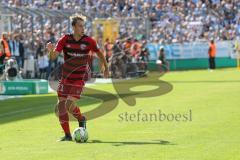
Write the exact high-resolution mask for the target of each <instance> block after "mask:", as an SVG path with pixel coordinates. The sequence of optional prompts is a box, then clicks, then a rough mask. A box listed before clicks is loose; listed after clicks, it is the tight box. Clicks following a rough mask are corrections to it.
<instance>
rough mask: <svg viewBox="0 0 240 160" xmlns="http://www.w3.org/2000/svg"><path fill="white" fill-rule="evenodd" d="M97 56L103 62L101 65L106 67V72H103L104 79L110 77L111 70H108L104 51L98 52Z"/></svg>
mask: <svg viewBox="0 0 240 160" xmlns="http://www.w3.org/2000/svg"><path fill="white" fill-rule="evenodd" d="M96 54H97V56H98V57H99V59H100V61H101V64H103V66H104V71H103V74H104V77H105V78H108V77H109V70H108V64H107V61H106V59H105V56H104V54H103V52H102V51H99V52H96Z"/></svg>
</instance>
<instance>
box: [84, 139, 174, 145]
mask: <svg viewBox="0 0 240 160" xmlns="http://www.w3.org/2000/svg"><path fill="white" fill-rule="evenodd" d="M86 143H90V144H91V143H98V144H101V143H103V144H112V145H113V146H124V145H176V144H174V143H171V142H169V141H165V140H152V141H144V142H143V141H141V142H139V141H136V142H132V141H119V142H117V141H116V142H115V141H101V140H90V141H88V142H86Z"/></svg>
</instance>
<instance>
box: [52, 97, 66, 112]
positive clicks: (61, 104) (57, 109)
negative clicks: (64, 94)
mask: <svg viewBox="0 0 240 160" xmlns="http://www.w3.org/2000/svg"><path fill="white" fill-rule="evenodd" d="M55 112H56V114H57V115H62V114H65V113H66V112H67V109H66V101H65V100H62V101H58V103H57V104H56V107H55Z"/></svg>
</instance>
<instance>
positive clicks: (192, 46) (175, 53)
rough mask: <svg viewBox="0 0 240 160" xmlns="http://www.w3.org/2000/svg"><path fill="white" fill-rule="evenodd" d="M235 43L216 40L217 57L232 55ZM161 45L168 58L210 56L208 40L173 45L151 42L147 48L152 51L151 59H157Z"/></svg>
mask: <svg viewBox="0 0 240 160" xmlns="http://www.w3.org/2000/svg"><path fill="white" fill-rule="evenodd" d="M233 44H234V43H233V42H232V41H219V42H216V48H217V54H216V57H232V54H233V53H234V46H233ZM160 47H163V48H164V50H165V55H166V58H167V59H193V58H208V48H209V43H208V42H193V43H181V44H180V43H174V44H171V45H161V44H154V43H149V44H147V48H148V50H149V52H150V59H151V60H156V59H157V56H158V53H159V50H160Z"/></svg>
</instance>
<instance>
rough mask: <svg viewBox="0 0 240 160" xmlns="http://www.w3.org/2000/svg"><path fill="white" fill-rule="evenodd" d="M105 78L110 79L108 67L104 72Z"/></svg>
mask: <svg viewBox="0 0 240 160" xmlns="http://www.w3.org/2000/svg"><path fill="white" fill-rule="evenodd" d="M103 76H104V78H109V70H108V67H106V68H105V69H104V71H103Z"/></svg>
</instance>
